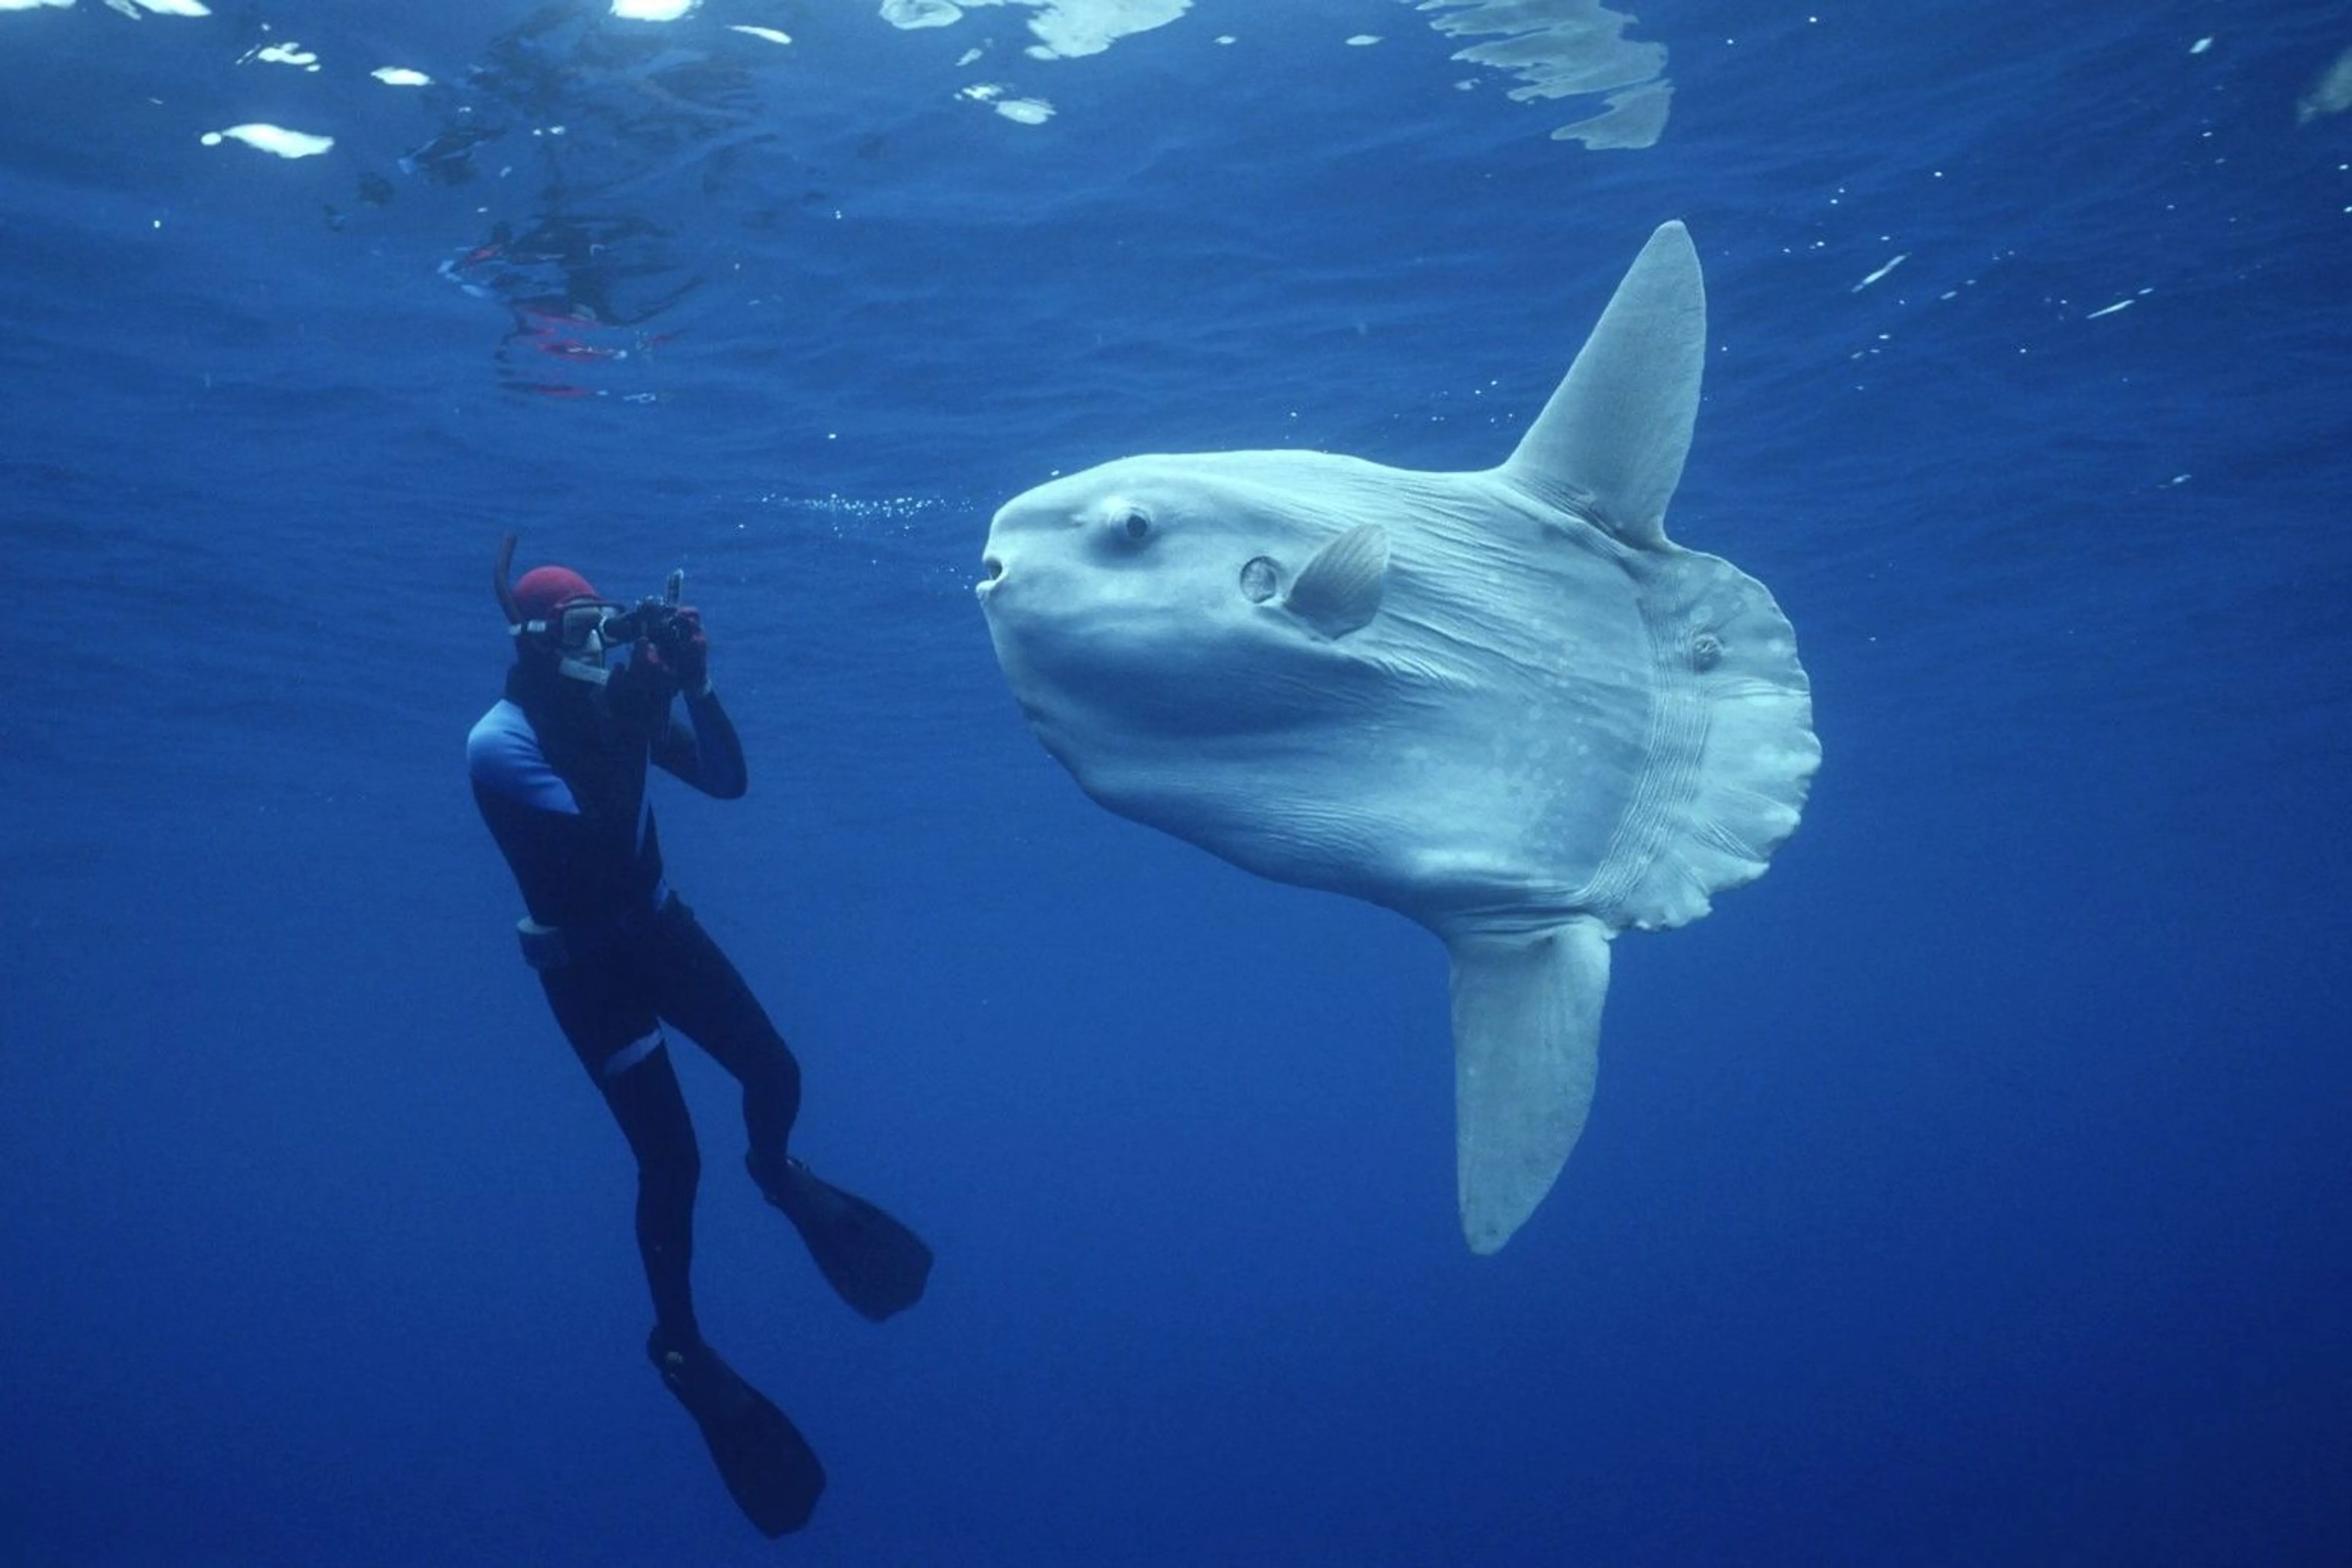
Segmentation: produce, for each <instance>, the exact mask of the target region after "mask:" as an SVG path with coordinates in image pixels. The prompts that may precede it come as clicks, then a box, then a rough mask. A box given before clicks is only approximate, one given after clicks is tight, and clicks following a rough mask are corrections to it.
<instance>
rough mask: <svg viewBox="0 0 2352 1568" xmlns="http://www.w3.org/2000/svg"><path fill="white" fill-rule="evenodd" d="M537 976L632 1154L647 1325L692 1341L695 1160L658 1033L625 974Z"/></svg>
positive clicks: (698, 1167)
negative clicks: (650, 1307) (648, 1295)
mask: <svg viewBox="0 0 2352 1568" xmlns="http://www.w3.org/2000/svg"><path fill="white" fill-rule="evenodd" d="M541 980H543V981H544V982H545V984H546V988H547V999H548V1004H549V1005H551V1007H553V1008H554V1010H555V1017H556V1022H557V1023H558V1024H560V1025H562V1028H563V1033H564V1037H566V1038H567V1039H569V1040H570V1041H571V1042H572V1049H573V1051H575V1052H576V1053H577V1054H578V1055H579V1058H580V1061H581V1065H582V1066H583V1067H585V1068H587V1069H588V1074H589V1077H590V1078H591V1079H593V1080H594V1082H595V1085H596V1089H597V1091H598V1092H599V1093H601V1094H602V1095H604V1103H605V1105H606V1106H608V1107H609V1108H610V1109H611V1110H612V1112H613V1120H614V1121H617V1122H618V1123H620V1127H621V1134H622V1136H623V1137H625V1138H626V1139H627V1140H628V1141H629V1152H631V1153H632V1154H634V1155H635V1156H636V1162H637V1212H636V1232H637V1251H638V1252H639V1254H640V1255H641V1256H642V1257H643V1258H644V1259H645V1267H646V1285H647V1287H648V1288H649V1289H651V1290H652V1292H653V1299H654V1316H655V1319H656V1321H657V1322H658V1323H659V1324H660V1326H661V1328H662V1330H663V1331H665V1333H666V1334H667V1336H668V1337H669V1338H671V1339H672V1340H674V1341H677V1342H693V1341H695V1340H698V1339H699V1338H700V1331H699V1329H698V1327H697V1325H696V1323H695V1318H694V1292H693V1286H692V1283H691V1279H692V1273H693V1265H694V1194H695V1189H696V1187H697V1185H698V1184H699V1183H700V1180H701V1176H702V1157H701V1153H700V1152H699V1151H698V1149H697V1148H696V1146H695V1141H694V1122H693V1120H692V1119H691V1118H690V1117H689V1116H688V1114H687V1109H686V1096H685V1094H684V1093H683V1092H682V1091H681V1090H680V1089H679V1088H678V1082H677V1068H674V1067H673V1066H672V1065H671V1063H670V1059H669V1051H668V1048H667V1047H666V1046H664V1045H663V1043H662V1037H661V1026H660V1025H659V1023H658V1022H657V1021H656V1019H655V1017H654V1014H653V1009H652V1008H651V1007H650V1006H649V1005H646V1002H645V1001H644V1000H643V999H642V997H641V995H639V994H636V993H637V991H638V988H637V987H636V986H635V985H633V984H628V983H627V978H626V976H625V975H623V974H616V973H614V972H612V971H611V970H608V969H603V968H590V967H581V968H566V969H559V970H551V971H548V972H546V973H543V974H542V975H541Z"/></svg>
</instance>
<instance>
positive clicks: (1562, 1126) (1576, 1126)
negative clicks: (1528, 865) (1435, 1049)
mask: <svg viewBox="0 0 2352 1568" xmlns="http://www.w3.org/2000/svg"><path fill="white" fill-rule="evenodd" d="M1609 934H1610V933H1609V928H1608V927H1606V926H1604V925H1602V924H1601V922H1600V921H1596V920H1591V919H1588V918H1583V917H1580V918H1578V919H1575V920H1571V921H1566V922H1564V923H1562V924H1560V925H1557V926H1552V927H1549V928H1547V929H1545V930H1541V931H1508V932H1496V931H1454V932H1451V933H1447V934H1446V936H1445V949H1446V952H1448V953H1449V954H1450V955H1451V956H1452V958H1453V960H1454V975H1453V989H1454V1178H1455V1184H1456V1188H1457V1191H1458V1192H1459V1194H1460V1197H1461V1203H1462V1235H1463V1237H1464V1238H1465V1239H1466V1240H1467V1241H1468V1242H1469V1243H1470V1250H1471V1251H1473V1252H1475V1253H1478V1254H1480V1255H1482V1256H1483V1255H1485V1254H1486V1253H1491V1252H1496V1251H1498V1250H1500V1249H1501V1247H1502V1245H1503V1243H1505V1242H1507V1241H1508V1240H1510V1239H1511V1233H1512V1232H1514V1231H1516V1230H1517V1229H1518V1228H1519V1226H1521V1225H1522V1224H1524V1223H1525V1222H1526V1220H1527V1217H1528V1215H1531V1214H1533V1213H1534V1212H1535V1208H1536V1205H1538V1204H1539V1203H1541V1202H1543V1197H1544V1194H1546V1193H1548V1192H1549V1191H1551V1184H1552V1183H1553V1181H1554V1180H1555V1179H1557V1178H1558V1177H1559V1168H1560V1166H1561V1165H1563V1164H1565V1163H1567V1162H1568V1153H1569V1151H1570V1150H1571V1149H1573V1148H1575V1147H1576V1139H1577V1134H1579V1133H1580V1132H1582V1131H1584V1118H1585V1114H1586V1112H1588V1111H1590V1110H1591V1109H1592V1080H1593V1074H1594V1071H1595V1069H1596V1068H1597V1067H1598V1065H1599V1062H1600V1055H1601V1001H1602V1000H1603V998H1605V997H1606V996H1607V995H1608V994H1609Z"/></svg>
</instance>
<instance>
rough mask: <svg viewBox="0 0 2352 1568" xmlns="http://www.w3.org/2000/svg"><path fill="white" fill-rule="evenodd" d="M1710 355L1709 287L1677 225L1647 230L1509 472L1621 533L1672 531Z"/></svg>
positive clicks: (1636, 541) (1555, 502) (1626, 536)
mask: <svg viewBox="0 0 2352 1568" xmlns="http://www.w3.org/2000/svg"><path fill="white" fill-rule="evenodd" d="M1705 369H1706V285H1705V284H1704V283H1702V282H1701V281H1700V278H1699V268H1698V252H1697V251H1696V250H1695V249H1693V248H1692V247H1691V241H1690V234H1689V232H1688V231H1687V230H1685V228H1684V227H1683V226H1682V225H1681V224H1679V223H1669V224H1665V225H1663V226H1660V227H1659V229H1658V231H1657V232H1656V233H1654V234H1653V235H1652V236H1650V242H1649V243H1648V244H1647V245H1645V246H1643V247H1642V254H1641V255H1639V256H1637V257H1635V258H1633V267H1632V268H1629V269H1628V270H1627V272H1626V274H1625V279H1624V281H1623V282H1622V283H1620V284H1618V285H1617V292H1616V294H1615V295H1614V296H1612V298H1611V300H1610V301H1609V308H1608V309H1607V310H1604V311H1602V312H1601V321H1600V324H1599V325H1597V326H1595V327H1594V328H1593V329H1592V335H1591V337H1590V338H1587V339H1586V340H1585V343H1584V347H1583V349H1582V350H1581V351H1580V353H1578V354H1577V356H1576V363H1574V364H1572V365H1570V366H1569V368H1568V375H1567V378H1566V379H1565V380H1563V381H1561V383H1560V384H1559V387H1558V389H1557V390H1555V391H1554V392H1553V393H1552V395H1551V401H1549V403H1546V404H1545V405H1544V406H1543V412H1542V413H1541V414H1538V415H1537V416H1536V422H1535V423H1534V424H1533V425H1531V426H1528V433H1527V434H1526V435H1525V436H1524V437H1520V440H1519V445H1518V447H1517V450H1516V451H1514V452H1512V454H1511V456H1510V459H1509V460H1508V461H1507V462H1506V463H1504V465H1503V466H1502V468H1501V469H1500V470H1499V471H1500V473H1501V474H1502V476H1503V477H1504V478H1505V479H1507V480H1509V481H1510V482H1511V483H1513V484H1515V485H1517V486H1518V487H1519V488H1520V489H1525V490H1528V491H1529V492H1531V493H1532V494H1534V495H1535V496H1537V497H1538V499H1540V500H1543V501H1544V502H1546V503H1547V504H1548V505H1550V506H1553V507H1556V508H1559V509H1560V510H1568V511H1578V512H1585V513H1590V514H1591V515H1592V516H1593V517H1594V520H1595V521H1598V522H1599V523H1600V524H1601V526H1602V527H1604V528H1606V529H1607V530H1608V531H1610V532H1611V533H1612V534H1614V535H1615V536H1616V537H1617V538H1618V539H1619V540H1621V541H1622V542H1625V543H1627V544H1630V545H1633V546H1635V547H1637V548H1653V549H1654V548H1655V547H1657V546H1659V545H1661V544H1664V542H1665V539H1666V533H1665V518H1666V502H1667V501H1669V500H1673V499H1674V493H1675V485H1676V484H1678V483H1680V482H1681V479H1682V475H1683V459H1684V458H1685V457H1687V456H1688V455H1689V453H1690V443H1691V426H1692V425H1693V424H1694V423H1695V422H1696V420H1697V418H1698V385H1699V377H1700V375H1701V374H1702V373H1703V372H1704V370H1705Z"/></svg>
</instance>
